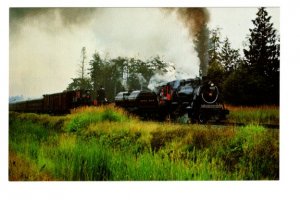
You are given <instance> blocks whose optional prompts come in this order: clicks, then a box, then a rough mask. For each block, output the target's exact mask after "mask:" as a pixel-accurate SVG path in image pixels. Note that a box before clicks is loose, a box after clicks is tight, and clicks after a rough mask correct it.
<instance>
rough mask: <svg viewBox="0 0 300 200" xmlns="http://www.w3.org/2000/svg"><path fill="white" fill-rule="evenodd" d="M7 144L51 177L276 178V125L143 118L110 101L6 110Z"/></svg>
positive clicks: (277, 142) (113, 178)
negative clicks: (64, 110)
mask: <svg viewBox="0 0 300 200" xmlns="http://www.w3.org/2000/svg"><path fill="white" fill-rule="evenodd" d="M46 121H48V122H46ZM58 127H60V128H58ZM9 148H10V152H14V153H16V154H18V155H20V156H22V157H23V158H26V160H29V161H30V162H32V163H33V164H34V165H35V166H36V167H37V168H38V169H40V172H41V173H46V174H48V175H50V176H51V177H53V179H54V180H75V181H78V180H262V179H271V180H278V179H279V131H278V130H270V129H266V128H263V127H261V126H258V125H249V126H246V127H216V126H200V125H188V124H170V123H158V122H142V121H139V120H137V119H135V118H133V117H131V116H129V115H128V114H126V112H124V111H123V110H121V109H115V108H114V107H112V106H109V107H101V108H87V109H80V110H76V111H74V112H73V113H72V114H71V115H68V116H62V117H53V116H46V115H35V114H16V113H11V115H10V127H9Z"/></svg>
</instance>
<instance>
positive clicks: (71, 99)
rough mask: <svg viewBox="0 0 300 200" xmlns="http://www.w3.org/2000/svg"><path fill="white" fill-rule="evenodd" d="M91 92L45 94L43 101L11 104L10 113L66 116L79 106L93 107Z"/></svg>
mask: <svg viewBox="0 0 300 200" xmlns="http://www.w3.org/2000/svg"><path fill="white" fill-rule="evenodd" d="M91 103H92V100H91V95H90V91H89V90H76V91H66V92H61V93H55V94H45V95H43V98H41V99H34V100H27V101H22V102H16V103H11V104H9V110H10V111H16V112H32V113H49V114H65V113H69V112H70V110H71V109H73V108H76V107H79V106H84V105H86V106H89V105H91Z"/></svg>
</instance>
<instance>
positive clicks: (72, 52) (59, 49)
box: [9, 8, 199, 97]
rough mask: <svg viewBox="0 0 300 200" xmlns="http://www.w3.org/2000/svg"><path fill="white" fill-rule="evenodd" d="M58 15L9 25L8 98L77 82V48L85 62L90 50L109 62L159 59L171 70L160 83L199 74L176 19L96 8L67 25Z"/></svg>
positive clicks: (152, 11)
mask: <svg viewBox="0 0 300 200" xmlns="http://www.w3.org/2000/svg"><path fill="white" fill-rule="evenodd" d="M84 9H85V8H82V10H84ZM62 16H64V11H62V10H60V9H53V10H50V11H49V10H48V11H47V12H45V13H39V14H38V15H29V16H25V18H26V20H24V19H19V18H15V19H12V20H14V21H13V22H12V21H11V22H10V23H14V24H18V30H17V31H14V30H10V31H11V32H10V50H9V51H10V77H9V81H10V96H15V95H21V94H23V95H24V96H27V97H29V96H30V97H38V96H41V95H42V94H46V93H54V92H61V91H63V90H64V89H66V87H67V85H68V83H70V82H71V78H74V77H76V71H77V70H78V68H79V63H80V53H81V49H82V47H86V50H87V60H90V59H91V58H92V54H93V53H94V52H95V51H98V52H100V54H101V55H102V56H103V57H104V56H105V55H106V54H109V56H110V58H114V57H118V56H126V57H135V58H139V59H144V60H146V59H148V58H150V57H154V56H157V55H159V56H160V57H162V58H163V60H164V61H166V62H172V63H174V65H175V69H176V71H173V72H172V71H171V72H170V73H169V72H168V73H169V74H168V75H165V76H163V77H161V78H163V79H166V80H165V81H170V80H173V79H175V78H188V77H195V76H197V75H198V72H199V68H198V66H199V59H198V57H197V53H196V52H195V50H194V47H193V41H192V38H190V36H189V33H188V30H187V28H186V27H185V26H184V25H183V24H182V23H181V22H180V21H178V18H177V17H176V16H175V14H166V13H164V12H161V10H160V9H159V8H99V9H96V10H93V14H92V15H89V17H88V18H84V20H82V21H81V22H80V23H77V22H76V23H72V24H70V25H68V24H66V23H65V21H64V18H63V17H62ZM71 19H72V18H71ZM76 20H77V21H80V20H78V19H76ZM86 68H89V66H86ZM156 76H159V75H156ZM156 76H155V77H156ZM181 76H182V77H181ZM155 77H153V79H152V81H153V80H155ZM168 79H169V80H168Z"/></svg>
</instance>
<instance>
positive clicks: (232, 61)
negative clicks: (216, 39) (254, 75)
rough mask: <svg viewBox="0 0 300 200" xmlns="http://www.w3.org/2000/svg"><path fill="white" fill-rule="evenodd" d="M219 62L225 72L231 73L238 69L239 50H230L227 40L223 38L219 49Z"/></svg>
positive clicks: (239, 60)
mask: <svg viewBox="0 0 300 200" xmlns="http://www.w3.org/2000/svg"><path fill="white" fill-rule="evenodd" d="M220 62H221V65H222V67H223V68H224V69H225V71H226V72H228V73H231V72H233V71H234V70H236V69H237V68H238V66H239V65H240V62H241V56H240V53H239V50H236V49H233V48H231V44H230V42H229V40H228V38H227V37H226V38H225V41H224V44H223V46H222V48H221V53H220Z"/></svg>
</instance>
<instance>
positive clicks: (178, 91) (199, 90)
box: [115, 78, 229, 123]
mask: <svg viewBox="0 0 300 200" xmlns="http://www.w3.org/2000/svg"><path fill="white" fill-rule="evenodd" d="M115 104H116V106H120V107H123V108H125V109H126V110H128V111H129V112H132V113H135V114H137V115H139V116H141V117H143V118H150V119H160V120H164V119H170V120H175V119H177V118H178V117H181V116H184V115H186V114H187V115H188V118H189V119H190V121H191V122H192V123H205V122H207V121H208V120H215V121H221V120H224V119H225V118H226V115H227V114H229V111H228V110H227V109H225V107H224V104H223V103H222V100H221V95H220V91H219V89H218V87H217V86H216V85H215V84H214V83H213V82H212V81H209V80H203V81H202V80H201V79H199V78H195V79H187V80H175V81H172V82H167V83H164V84H161V85H159V86H158V87H156V88H155V90H154V91H132V92H120V93H118V95H117V96H116V97H115Z"/></svg>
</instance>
